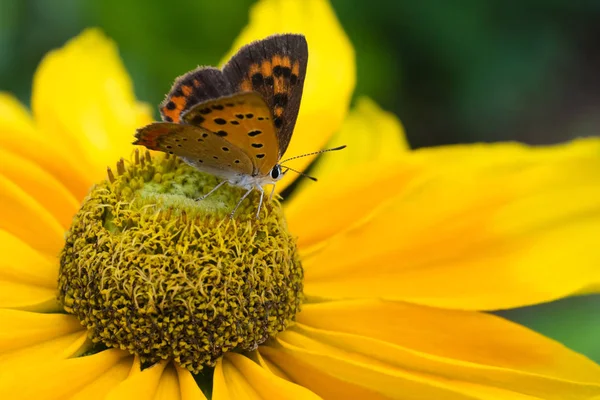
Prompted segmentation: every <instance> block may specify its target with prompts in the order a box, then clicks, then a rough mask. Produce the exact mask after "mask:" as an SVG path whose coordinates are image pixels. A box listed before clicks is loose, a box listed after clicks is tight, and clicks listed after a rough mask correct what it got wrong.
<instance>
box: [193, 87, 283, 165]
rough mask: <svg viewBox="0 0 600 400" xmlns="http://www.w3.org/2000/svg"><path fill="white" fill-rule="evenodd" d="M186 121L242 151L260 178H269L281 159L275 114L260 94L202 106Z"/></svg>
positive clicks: (239, 94) (223, 99) (243, 94)
mask: <svg viewBox="0 0 600 400" xmlns="http://www.w3.org/2000/svg"><path fill="white" fill-rule="evenodd" d="M182 120H183V122H185V123H188V124H192V125H197V126H201V127H202V128H205V129H208V130H210V131H212V132H214V133H216V134H217V135H218V136H220V137H222V138H223V139H225V140H227V141H228V142H229V143H231V144H233V145H234V146H236V147H237V148H239V149H240V150H242V151H243V152H244V153H246V154H247V155H248V157H250V159H251V160H252V163H253V164H254V166H255V169H256V172H258V173H259V174H260V175H267V174H268V173H269V172H270V171H271V169H272V168H273V166H274V165H275V164H276V163H277V161H278V160H279V145H278V142H277V135H276V132H275V128H274V126H273V120H272V117H271V112H270V110H269V107H268V106H267V105H266V103H265V101H264V100H263V98H262V97H261V96H260V95H259V94H258V93H255V92H247V93H238V94H235V95H233V96H229V97H221V98H219V99H216V100H210V101H207V102H204V103H201V104H198V105H196V106H195V107H193V108H192V109H191V110H189V111H187V112H185V113H184V114H183V115H182Z"/></svg>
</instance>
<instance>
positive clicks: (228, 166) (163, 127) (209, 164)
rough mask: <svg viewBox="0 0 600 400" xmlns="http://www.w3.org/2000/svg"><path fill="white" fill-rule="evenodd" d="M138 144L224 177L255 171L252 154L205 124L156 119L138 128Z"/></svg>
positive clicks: (249, 173)
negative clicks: (159, 120)
mask: <svg viewBox="0 0 600 400" xmlns="http://www.w3.org/2000/svg"><path fill="white" fill-rule="evenodd" d="M135 137H136V138H137V141H136V142H134V144H139V145H143V146H146V147H147V148H149V149H151V150H158V151H163V152H165V153H169V154H173V155H176V156H178V157H181V158H183V159H184V160H185V161H186V162H187V163H189V164H191V165H193V166H195V167H196V168H198V169H199V170H201V171H205V172H208V173H211V174H213V175H216V176H219V177H221V178H230V177H232V176H233V175H234V174H236V173H238V174H246V175H251V174H252V173H253V171H254V166H253V164H252V161H250V158H249V157H248V156H247V155H246V153H244V152H243V151H242V150H240V149H239V148H238V147H236V146H234V145H233V144H231V143H229V142H228V141H227V140H225V139H224V138H222V137H220V136H217V135H216V134H214V133H213V132H210V131H208V130H206V129H203V128H201V127H196V126H192V125H186V124H173V123H169V122H155V123H153V124H150V125H147V126H145V127H144V128H141V129H139V130H138V131H137V133H136V135H135Z"/></svg>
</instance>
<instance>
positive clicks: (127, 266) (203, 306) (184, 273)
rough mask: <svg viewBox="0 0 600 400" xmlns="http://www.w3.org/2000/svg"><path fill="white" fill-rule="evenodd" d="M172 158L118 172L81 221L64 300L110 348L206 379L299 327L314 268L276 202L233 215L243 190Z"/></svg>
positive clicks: (63, 276) (253, 200)
mask: <svg viewBox="0 0 600 400" xmlns="http://www.w3.org/2000/svg"><path fill="white" fill-rule="evenodd" d="M217 183H218V182H217V179H216V178H214V177H212V176H211V175H207V174H203V173H201V172H199V171H197V170H195V169H193V168H192V167H189V166H187V165H186V164H184V163H183V162H181V161H180V160H179V159H177V158H175V157H172V156H168V155H167V156H166V157H165V156H163V155H160V156H156V157H153V156H151V155H150V154H149V153H146V154H145V155H144V156H140V154H138V153H137V152H136V153H135V157H134V160H132V161H131V162H130V163H125V162H124V161H123V160H121V161H120V162H119V163H118V164H117V169H116V173H115V172H113V171H112V170H110V169H109V173H108V179H107V180H106V181H103V182H101V183H99V184H97V185H96V186H95V187H93V188H92V190H91V192H90V194H89V195H88V196H87V198H86V199H85V200H84V203H83V205H82V207H81V209H80V210H79V212H78V213H77V214H76V216H75V218H74V220H73V224H72V226H71V228H70V230H69V232H68V233H67V237H66V245H65V247H64V249H63V250H62V252H61V255H60V273H59V282H58V283H59V285H58V287H59V294H58V299H59V301H60V302H61V304H62V305H63V307H64V309H65V310H66V312H68V313H70V314H73V315H75V316H76V317H77V318H78V319H79V321H80V322H81V324H82V325H84V326H85V327H86V328H87V329H88V336H89V337H90V339H91V340H92V341H94V342H96V343H101V344H102V345H104V346H107V347H114V348H120V349H124V350H128V351H129V352H131V353H132V354H137V355H139V357H140V359H141V361H142V363H143V364H144V365H146V366H150V365H152V364H154V363H156V362H159V361H161V360H173V361H174V362H176V363H177V364H179V365H181V366H182V367H184V368H187V369H188V370H190V371H192V372H194V373H198V372H200V371H201V370H202V369H203V368H205V367H211V366H214V365H215V363H216V361H217V359H218V358H219V357H221V356H222V355H223V354H224V353H226V352H229V351H249V350H253V349H255V348H256V347H258V346H259V345H260V344H261V343H263V342H265V341H266V340H267V339H269V338H270V337H273V336H275V335H277V333H279V332H281V331H283V330H285V329H286V328H287V327H289V326H290V325H292V324H293V323H294V319H295V316H296V314H297V313H298V312H299V310H300V304H301V302H302V279H303V270H302V265H301V263H300V261H299V257H298V254H297V251H296V243H295V240H294V238H293V237H292V236H291V235H290V234H289V232H288V230H287V225H286V222H285V219H284V217H283V212H282V209H281V206H280V204H279V203H278V201H277V200H276V199H275V200H273V201H272V202H268V204H266V206H264V207H263V210H262V211H261V218H260V219H256V218H255V217H254V214H255V212H256V207H257V204H258V195H257V193H254V194H253V195H251V196H249V200H248V199H247V200H245V201H244V203H243V204H242V206H241V207H240V209H239V211H238V213H236V216H235V218H234V219H230V218H229V217H228V215H229V213H230V211H231V209H232V208H233V207H234V206H235V204H236V203H237V201H238V200H239V199H240V196H241V195H242V194H243V190H242V189H239V188H236V187H231V186H228V185H224V186H223V187H221V188H220V189H219V190H218V191H216V192H215V193H213V194H211V195H210V196H208V197H207V198H206V199H204V200H201V201H198V200H197V199H198V198H199V197H201V196H202V195H203V194H205V193H208V191H210V189H212V188H213V187H214V186H215V185H216V184H217Z"/></svg>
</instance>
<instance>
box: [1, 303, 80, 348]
mask: <svg viewBox="0 0 600 400" xmlns="http://www.w3.org/2000/svg"><path fill="white" fill-rule="evenodd" d="M0 321H2V323H1V324H0V326H2V327H3V328H2V331H0V353H2V354H6V353H9V352H11V351H14V350H19V349H22V348H25V347H30V346H34V345H36V344H38V343H43V342H46V341H49V340H52V339H56V338H59V337H62V336H66V335H69V334H71V333H76V332H80V331H83V330H84V328H83V327H82V326H81V324H80V323H79V321H78V320H77V318H75V317H73V316H71V315H67V314H40V313H34V312H28V311H18V310H2V309H0ZM70 355H71V354H67V355H66V356H70Z"/></svg>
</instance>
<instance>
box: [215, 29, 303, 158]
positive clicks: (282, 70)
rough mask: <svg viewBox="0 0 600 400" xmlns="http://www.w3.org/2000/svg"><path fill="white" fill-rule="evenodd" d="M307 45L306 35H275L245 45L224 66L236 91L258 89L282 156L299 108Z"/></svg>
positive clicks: (290, 136) (228, 79) (288, 141)
mask: <svg viewBox="0 0 600 400" xmlns="http://www.w3.org/2000/svg"><path fill="white" fill-rule="evenodd" d="M307 63H308V45H307V43H306V38H305V37H304V36H303V35H295V34H285V35H273V36H270V37H268V38H266V39H264V40H260V41H257V42H253V43H250V44H248V45H246V46H244V47H242V48H241V49H240V50H239V51H238V53H237V54H236V55H234V56H233V57H232V58H231V60H230V61H229V62H228V63H227V64H226V65H225V66H224V67H223V74H224V75H225V77H226V80H227V81H228V82H229V83H230V85H231V86H232V89H233V90H234V91H236V92H238V91H241V92H247V91H255V92H258V93H260V95H261V96H262V97H263V98H264V99H265V102H266V103H267V106H268V107H269V108H270V109H271V113H272V114H273V124H274V125H275V128H276V130H277V131H276V132H277V139H278V144H279V150H278V151H279V155H278V156H279V158H281V156H282V155H283V154H284V153H285V151H286V149H287V147H288V145H289V143H290V140H291V138H292V133H293V131H294V126H295V125H296V119H297V117H298V111H299V110H300V101H301V99H302V90H303V87H304V79H305V77H306V66H307Z"/></svg>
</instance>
